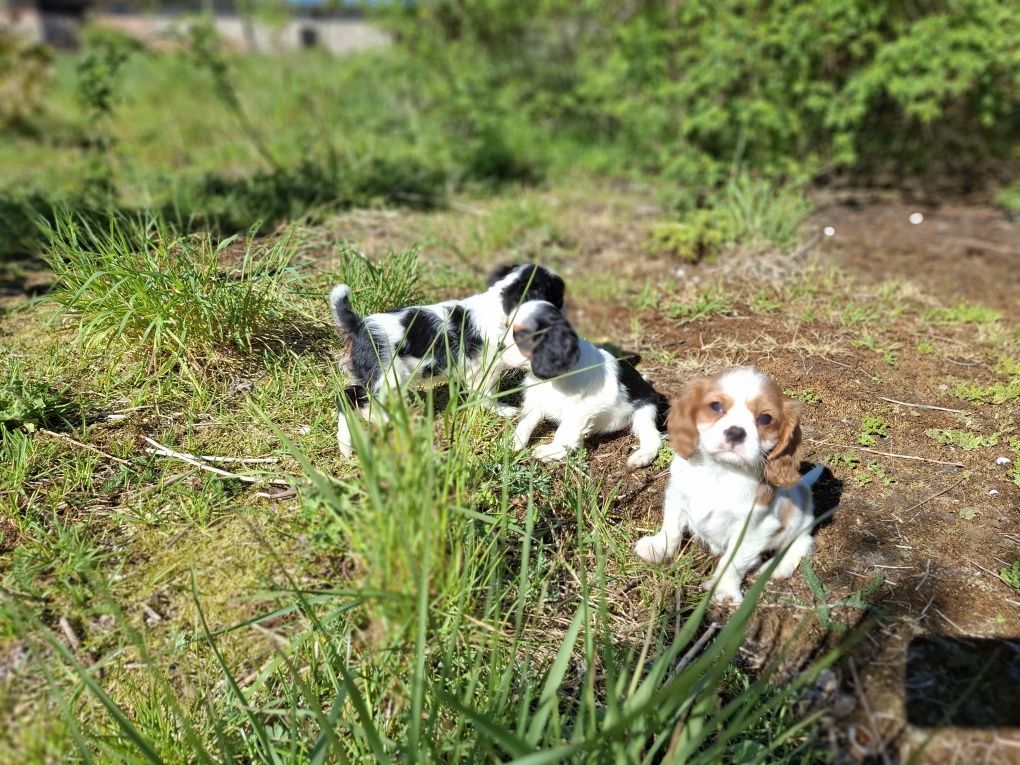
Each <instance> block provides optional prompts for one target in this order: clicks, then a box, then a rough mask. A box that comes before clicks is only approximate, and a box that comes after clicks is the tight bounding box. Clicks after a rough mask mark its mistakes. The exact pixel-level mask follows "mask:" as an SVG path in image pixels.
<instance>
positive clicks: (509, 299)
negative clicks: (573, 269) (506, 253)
mask: <svg viewBox="0 0 1020 765" xmlns="http://www.w3.org/2000/svg"><path fill="white" fill-rule="evenodd" d="M513 268H517V269H519V271H518V274H517V276H516V277H515V278H514V279H513V281H511V282H510V283H509V284H508V285H506V286H505V287H504V288H503V294H502V297H503V312H504V313H505V314H507V315H508V316H509V315H510V314H511V313H513V310H514V308H515V307H517V306H518V305H520V304H521V303H524V302H526V301H528V300H544V301H546V302H547V303H552V304H553V306H555V308H556V310H562V308H563V295H564V293H565V292H566V284H564V282H563V279H561V278H560V277H559V276H558V275H557V274H555V273H553V272H552V271H550V270H549V269H548V268H546V267H545V266H538V265H535V264H534V263H525V264H524V265H523V266H514V267H513ZM513 268H511V269H510V270H511V271H512V270H513ZM508 273H510V272H509V271H507V273H505V274H503V276H506V275H507V274H508ZM501 278H502V277H501Z"/></svg>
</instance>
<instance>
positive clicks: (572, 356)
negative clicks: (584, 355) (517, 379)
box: [514, 313, 581, 380]
mask: <svg viewBox="0 0 1020 765" xmlns="http://www.w3.org/2000/svg"><path fill="white" fill-rule="evenodd" d="M514 338H515V340H516V334H515V335H514ZM533 338H534V345H533V346H532V348H531V354H530V356H531V371H532V373H533V374H534V375H535V377H537V378H539V379H541V380H549V379H551V378H553V377H559V376H560V375H564V374H566V373H567V372H570V371H571V370H573V369H574V367H576V366H577V362H578V361H580V359H581V345H580V341H579V340H578V338H577V333H576V332H575V331H574V328H573V327H571V326H570V322H568V321H567V320H566V319H565V318H564V317H563V315H562V314H558V313H557V314H552V315H549V316H548V318H547V319H546V320H544V321H543V322H542V324H541V325H540V326H539V329H538V330H537V331H536V332H535V333H534V334H533ZM522 353H525V355H528V354H527V353H526V352H524V351H523V350H522Z"/></svg>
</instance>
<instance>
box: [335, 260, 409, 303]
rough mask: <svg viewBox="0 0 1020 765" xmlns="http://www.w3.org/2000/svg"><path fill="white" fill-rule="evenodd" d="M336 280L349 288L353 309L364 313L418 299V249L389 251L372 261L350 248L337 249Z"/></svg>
mask: <svg viewBox="0 0 1020 765" xmlns="http://www.w3.org/2000/svg"><path fill="white" fill-rule="evenodd" d="M337 254H338V256H339V258H340V267H339V269H338V271H337V272H336V276H335V280H336V282H337V283H343V284H347V285H349V286H350V288H351V303H352V305H353V307H354V310H355V311H357V312H358V313H360V314H362V315H365V314H370V313H376V312H379V311H389V310H392V309H393V308H398V307H403V306H408V305H416V304H418V303H419V302H421V298H422V292H421V277H420V275H419V268H418V249H417V248H416V247H415V248H411V249H409V250H404V251H402V252H393V251H390V252H388V253H387V254H386V255H383V256H382V257H381V258H378V259H376V260H374V261H372V260H369V259H368V258H367V257H365V256H364V255H363V254H361V253H360V252H358V251H357V250H355V249H354V248H352V247H347V246H344V247H341V248H340V249H339V251H338V253H337Z"/></svg>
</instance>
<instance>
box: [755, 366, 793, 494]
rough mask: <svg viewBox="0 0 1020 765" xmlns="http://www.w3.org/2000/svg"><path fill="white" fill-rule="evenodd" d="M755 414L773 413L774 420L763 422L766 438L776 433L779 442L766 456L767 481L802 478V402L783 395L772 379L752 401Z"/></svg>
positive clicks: (790, 483)
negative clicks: (765, 423)
mask: <svg viewBox="0 0 1020 765" xmlns="http://www.w3.org/2000/svg"><path fill="white" fill-rule="evenodd" d="M752 411H754V413H755V415H756V416H758V415H761V414H770V415H771V416H772V422H771V423H769V424H768V425H759V426H758V430H759V432H760V433H761V434H762V436H763V437H766V436H768V435H772V434H775V441H776V445H775V446H774V447H773V448H772V451H770V452H769V453H768V456H767V457H766V458H765V480H766V481H768V482H769V483H770V484H772V485H773V486H793V485H795V484H796V483H797V482H798V481H799V480H800V472H799V470H798V468H799V467H800V447H801V430H800V411H801V404H800V402H799V401H794V400H793V399H791V398H788V397H787V396H784V395H783V392H782V390H781V389H780V388H779V386H778V385H776V384H775V382H773V381H772V380H769V382H768V383H767V384H766V386H765V389H764V390H763V391H762V395H761V396H760V397H759V398H758V399H757V401H755V402H754V403H753V404H752Z"/></svg>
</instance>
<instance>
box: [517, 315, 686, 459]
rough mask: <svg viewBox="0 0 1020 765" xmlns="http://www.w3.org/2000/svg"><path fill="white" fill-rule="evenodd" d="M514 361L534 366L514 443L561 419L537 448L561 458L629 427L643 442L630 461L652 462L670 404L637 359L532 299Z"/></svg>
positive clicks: (521, 319) (520, 318) (520, 324)
mask: <svg viewBox="0 0 1020 765" xmlns="http://www.w3.org/2000/svg"><path fill="white" fill-rule="evenodd" d="M513 339H514V345H513V346H511V347H510V348H508V349H507V350H506V351H504V354H503V357H504V361H505V363H506V364H507V365H508V366H514V367H521V368H525V369H527V370H528V374H527V377H526V378H525V382H524V404H523V406H522V417H521V421H520V423H519V424H518V425H517V431H516V433H515V434H514V447H515V448H516V449H518V450H520V449H523V448H525V447H526V446H527V445H528V441H529V440H530V439H531V434H532V433H533V432H534V430H535V428H536V427H538V425H539V424H540V423H541V422H542V421H543V420H552V421H553V422H557V423H559V427H558V428H557V429H556V434H555V435H554V436H553V440H552V442H551V443H548V444H543V445H542V446H538V447H536V448H535V452H534V453H535V456H536V457H538V458H539V459H542V460H561V459H563V458H564V457H565V456H566V455H567V452H568V451H570V450H571V449H576V448H578V447H579V446H580V445H581V442H582V440H583V439H584V437H585V436H587V435H590V434H593V433H616V432H618V431H621V430H624V429H626V428H630V431H631V432H632V433H633V434H634V435H635V436H637V438H638V447H637V451H635V452H634V453H633V454H632V455H631V456H630V458H629V459H628V460H627V464H628V465H629V466H630V467H632V468H639V467H645V466H646V465H650V464H651V463H652V461H653V460H654V459H655V456H656V455H657V454H658V453H659V446H660V445H661V443H662V435H661V433H660V428H662V427H664V425H665V418H666V412H667V409H668V402H667V400H666V398H665V396H662V395H661V394H659V393H658V392H657V391H656V390H655V389H654V388H653V387H652V386H651V384H650V383H649V382H648V381H647V380H645V379H644V378H643V377H642V376H641V375H640V374H639V373H638V371H637V370H636V369H635V368H634V366H633V364H631V363H630V362H628V361H626V360H624V359H617V358H615V357H614V356H613V355H612V354H611V353H609V352H608V351H606V350H603V349H602V348H597V347H596V346H594V345H592V344H591V343H589V342H587V341H585V340H582V339H581V338H579V337H578V336H577V333H576V332H575V331H574V328H573V327H571V326H570V323H569V322H568V321H567V319H566V317H565V316H564V315H563V314H562V313H561V312H560V310H559V309H558V307H557V306H556V305H554V304H552V303H550V302H546V301H543V300H529V301H528V302H526V303H524V304H522V305H521V307H520V308H519V309H517V313H516V315H515V316H514V319H513Z"/></svg>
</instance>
